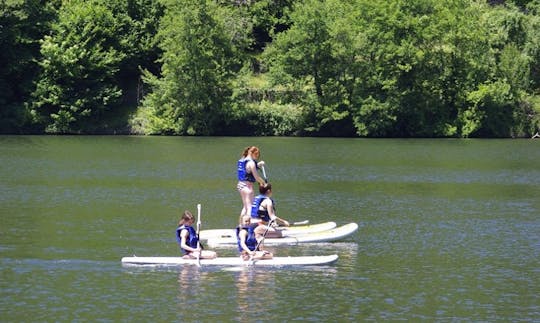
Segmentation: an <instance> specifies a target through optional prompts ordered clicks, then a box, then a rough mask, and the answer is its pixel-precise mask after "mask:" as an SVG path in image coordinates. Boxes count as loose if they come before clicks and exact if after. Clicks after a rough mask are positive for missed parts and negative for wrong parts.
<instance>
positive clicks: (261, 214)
mask: <svg viewBox="0 0 540 323" xmlns="http://www.w3.org/2000/svg"><path fill="white" fill-rule="evenodd" d="M268 198H269V197H267V196H265V195H263V194H259V195H257V196H256V197H255V198H254V199H253V203H252V204H251V218H255V219H261V220H263V221H264V222H270V215H269V214H268V210H266V209H264V210H260V209H259V207H260V206H261V203H262V202H263V201H264V200H265V199H268ZM270 200H271V201H272V205H274V200H272V199H270Z"/></svg>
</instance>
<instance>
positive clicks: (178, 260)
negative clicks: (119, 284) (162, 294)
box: [122, 255, 338, 266]
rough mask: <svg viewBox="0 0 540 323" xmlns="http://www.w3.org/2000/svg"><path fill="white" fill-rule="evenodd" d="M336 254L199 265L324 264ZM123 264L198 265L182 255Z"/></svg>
mask: <svg viewBox="0 0 540 323" xmlns="http://www.w3.org/2000/svg"><path fill="white" fill-rule="evenodd" d="M337 259H338V255H328V256H299V257H273V258H272V259H261V260H253V261H249V260H248V261H244V260H242V259H241V258H240V257H217V258H214V259H201V260H200V262H201V263H200V264H201V266H305V265H326V264H331V263H333V262H335V261H336V260H337ZM122 264H123V265H147V266H151V265H153V266H175V265H194V266H197V265H198V261H197V259H184V258H182V257H124V258H122Z"/></svg>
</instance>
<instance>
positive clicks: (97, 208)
mask: <svg viewBox="0 0 540 323" xmlns="http://www.w3.org/2000/svg"><path fill="white" fill-rule="evenodd" d="M247 145H258V146H259V147H260V148H261V150H262V159H263V160H265V161H266V163H267V167H266V171H267V175H268V177H269V179H270V182H272V184H273V187H274V198H275V200H276V205H277V212H278V215H279V216H281V217H283V218H286V219H288V220H292V221H302V220H306V219H308V220H310V222H311V223H318V222H323V221H329V220H331V221H335V222H337V223H338V224H345V223H348V222H357V223H358V224H359V225H360V228H359V230H358V231H357V232H356V233H355V234H354V235H353V236H352V237H350V238H347V239H346V240H345V241H342V242H339V243H327V244H311V245H298V246H289V247H276V248H274V249H273V251H274V253H275V254H276V255H285V256H287V255H291V256H294V255H317V254H332V253H337V254H338V255H339V257H340V258H339V260H338V261H337V262H336V263H335V264H333V265H330V266H315V267H299V268H298V267H288V268H273V269H268V268H266V269H264V268H263V269H261V268H249V269H246V270H240V271H229V270H226V269H225V268H197V267H183V268H182V267H179V268H177V267H167V268H133V267H122V265H121V264H120V258H121V257H123V256H129V255H134V254H135V255H138V256H173V255H177V254H178V249H177V246H176V243H175V241H174V229H175V227H176V223H177V221H178V218H179V216H180V214H181V212H183V210H184V209H190V210H191V211H193V212H196V205H197V203H200V204H202V215H201V216H202V222H203V229H205V228H206V229H212V228H225V227H231V228H232V227H234V226H235V222H236V220H237V218H238V214H239V212H240V207H241V203H240V197H239V195H238V193H237V191H236V190H235V186H236V180H235V168H236V165H235V163H236V160H237V159H238V157H239V154H240V152H241V150H242V149H243V148H244V147H245V146H247ZM0 164H1V168H0V217H1V225H0V268H1V276H0V277H1V279H0V290H1V296H2V297H1V300H0V310H1V319H0V320H1V321H2V322H35V321H38V322H85V321H88V322H192V321H199V322H216V321H234V322H253V321H272V322H289V321H294V320H296V321H326V322H333V321H335V320H337V321H364V320H370V321H387V320H389V321H396V320H408V321H488V322H494V321H501V322H502V321H504V322H507V321H540V296H539V295H540V260H539V259H540V140H427V139H424V140H380V139H379V140H366V139H326V138H317V139H313V138H181V137H99V136H97V137H71V136H62V137H54V136H21V137H18V136H0ZM216 251H217V252H218V253H219V254H220V255H222V256H235V255H236V253H235V250H232V249H216Z"/></svg>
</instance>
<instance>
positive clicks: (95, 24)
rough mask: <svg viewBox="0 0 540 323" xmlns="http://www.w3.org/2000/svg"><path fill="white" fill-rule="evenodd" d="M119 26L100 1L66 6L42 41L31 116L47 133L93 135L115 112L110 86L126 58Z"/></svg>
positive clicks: (117, 96) (116, 91)
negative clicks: (32, 115)
mask: <svg viewBox="0 0 540 323" xmlns="http://www.w3.org/2000/svg"><path fill="white" fill-rule="evenodd" d="M118 26H119V24H117V21H116V20H115V17H114V16H113V15H112V13H111V11H110V10H109V9H108V8H107V7H106V6H104V5H103V4H102V3H101V2H100V1H96V0H94V1H66V2H64V3H63V6H62V8H61V10H60V15H59V20H58V22H57V23H55V24H54V25H53V33H52V35H51V36H46V37H45V38H44V40H43V43H42V47H41V53H42V55H43V60H42V61H41V62H40V65H41V67H42V69H43V71H42V73H41V75H40V77H39V79H38V82H37V87H36V90H35V92H34V94H33V97H34V102H33V103H34V104H33V113H34V115H35V117H36V121H37V122H38V123H39V124H41V125H42V126H43V127H44V129H45V131H46V132H50V133H74V132H76V133H79V132H83V133H84V132H93V131H96V130H97V129H99V128H100V127H102V122H103V119H104V114H105V113H106V112H107V110H110V109H113V108H114V107H117V106H119V104H120V102H121V96H122V91H121V90H120V88H119V87H118V85H117V84H116V82H115V79H116V78H115V76H116V73H117V72H118V70H119V66H120V64H121V62H122V60H123V59H124V57H125V54H124V53H123V52H121V51H119V45H118V42H119V36H120V35H121V34H120V33H119V30H118V29H117V28H118Z"/></svg>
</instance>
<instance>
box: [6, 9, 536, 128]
mask: <svg viewBox="0 0 540 323" xmlns="http://www.w3.org/2000/svg"><path fill="white" fill-rule="evenodd" d="M0 46H1V48H2V51H1V52H0V62H1V63H2V64H0V133H11V134H115V133H116V134H147V135H259V136H273V135H276V136H341V137H456V138H466V137H484V138H485V137H501V138H506V137H528V136H531V135H532V134H534V133H535V132H537V131H538V130H539V128H540V91H539V90H540V0H532V1H525V0H515V1H502V0H499V1H479V0H442V1H441V0H375V1H374V0H181V1H178V0H176V1H175V0H0Z"/></svg>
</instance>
